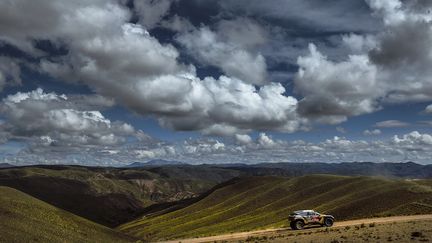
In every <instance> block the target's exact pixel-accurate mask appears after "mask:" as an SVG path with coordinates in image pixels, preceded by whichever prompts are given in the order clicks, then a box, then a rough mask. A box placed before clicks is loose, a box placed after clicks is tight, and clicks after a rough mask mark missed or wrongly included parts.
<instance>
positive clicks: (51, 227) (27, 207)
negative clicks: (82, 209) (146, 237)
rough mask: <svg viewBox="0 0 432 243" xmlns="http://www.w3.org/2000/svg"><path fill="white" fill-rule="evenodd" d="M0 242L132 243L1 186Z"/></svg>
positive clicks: (118, 234)
mask: <svg viewBox="0 0 432 243" xmlns="http://www.w3.org/2000/svg"><path fill="white" fill-rule="evenodd" d="M0 195H1V197H0V216H1V217H0V218H1V220H0V242H33V241H35V242H36V241H39V242H134V239H132V238H130V237H129V236H125V235H123V234H121V233H119V232H116V231H114V230H112V229H109V228H107V227H105V226H102V225H98V224H96V223H93V222H90V221H88V220H86V219H84V218H81V217H78V216H76V215H73V214H71V213H69V212H66V211H63V210H61V209H58V208H56V207H53V206H51V205H49V204H47V203H45V202H42V201H40V200H38V199H36V198H33V197H31V196H29V195H27V194H25V193H22V192H20V191H17V190H15V189H12V188H8V187H2V186H0Z"/></svg>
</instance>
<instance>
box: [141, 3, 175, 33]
mask: <svg viewBox="0 0 432 243" xmlns="http://www.w3.org/2000/svg"><path fill="white" fill-rule="evenodd" d="M175 1H177V0H134V7H135V10H136V12H137V13H138V16H139V18H140V20H139V22H140V24H142V25H143V26H145V27H146V28H147V29H152V28H153V27H155V26H156V25H157V24H159V23H160V22H161V20H162V19H163V17H165V15H166V14H168V12H169V9H170V7H171V4H172V3H173V2H175Z"/></svg>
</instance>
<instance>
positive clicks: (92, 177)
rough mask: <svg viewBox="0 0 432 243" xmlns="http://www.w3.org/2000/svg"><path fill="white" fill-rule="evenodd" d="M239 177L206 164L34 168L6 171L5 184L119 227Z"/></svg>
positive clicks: (1, 177)
mask: <svg viewBox="0 0 432 243" xmlns="http://www.w3.org/2000/svg"><path fill="white" fill-rule="evenodd" d="M238 175H239V172H237V171H234V170H229V169H219V168H212V167H200V166H183V167H170V166H165V167H156V168H146V169H142V168H130V169H126V168H94V167H80V166H30V167H15V168H9V169H0V186H1V185H3V186H8V187H12V188H15V189H18V190H20V191H23V192H25V193H27V194H29V195H31V196H33V197H36V198H38V199H40V200H43V201H45V202H48V203H49V204H52V205H54V206H56V207H59V208H61V209H64V210H67V211H69V212H71V213H74V214H76V215H79V216H81V217H84V218H87V219H90V220H92V221H94V222H97V223H100V224H103V225H106V226H110V227H113V226H117V225H119V224H121V223H124V222H127V221H130V220H132V219H134V218H136V217H137V216H139V215H140V214H141V213H142V212H143V210H144V208H145V207H147V206H150V205H152V204H154V203H163V202H171V201H177V200H181V199H187V198H193V197H196V196H198V195H200V194H201V193H203V192H205V191H208V190H209V189H210V188H211V187H213V186H215V185H216V184H219V183H221V182H223V181H226V180H229V179H231V178H233V177H236V176H238Z"/></svg>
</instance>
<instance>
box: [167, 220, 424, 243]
mask: <svg viewBox="0 0 432 243" xmlns="http://www.w3.org/2000/svg"><path fill="white" fill-rule="evenodd" d="M426 219H430V220H432V214H426V215H411V216H394V217H384V218H367V219H358V220H349V221H341V222H336V223H335V225H334V226H333V227H346V226H353V225H360V224H370V223H377V224H384V223H391V222H401V221H413V220H426ZM305 230H307V229H305ZM286 231H291V229H290V228H279V229H266V230H257V231H250V232H240V233H233V234H225V235H217V236H210V237H203V238H193V239H179V240H174V241H164V242H161V243H178V242H182V243H202V242H214V241H223V240H236V239H244V238H246V237H250V236H255V237H256V236H262V235H265V234H267V233H273V232H286Z"/></svg>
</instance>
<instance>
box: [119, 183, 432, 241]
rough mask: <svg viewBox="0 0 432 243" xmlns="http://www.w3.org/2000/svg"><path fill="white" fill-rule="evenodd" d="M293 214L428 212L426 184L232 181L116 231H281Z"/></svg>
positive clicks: (430, 187)
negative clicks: (305, 211) (187, 203)
mask: <svg viewBox="0 0 432 243" xmlns="http://www.w3.org/2000/svg"><path fill="white" fill-rule="evenodd" d="M299 209H315V210H317V211H319V212H323V213H329V214H332V215H334V216H335V217H336V219H337V220H345V219H355V218H365V217H374V216H386V215H404V214H422V213H432V184H431V181H430V180H429V181H428V180H402V179H397V180H396V179H393V180H390V179H384V178H374V177H346V176H331V175H310V176H303V177H296V178H291V179H290V178H279V177H249V178H243V179H235V180H234V181H231V183H227V185H226V186H224V187H221V188H218V189H216V190H215V191H214V192H212V193H210V194H209V195H208V196H206V197H205V198H203V199H202V200H200V201H198V202H196V203H194V204H192V205H190V206H188V207H185V208H183V209H180V210H177V211H174V212H169V213H165V214H152V215H147V216H143V217H142V218H140V219H137V220H135V221H132V222H130V223H127V224H124V225H122V226H120V227H119V229H120V230H121V231H123V232H125V233H128V234H130V235H134V236H138V237H141V238H144V239H151V240H155V239H174V238H184V237H186V238H187V237H195V236H208V235H217V234H222V233H229V232H238V231H248V230H255V229H261V228H269V227H283V226H287V222H286V219H287V216H288V214H289V213H290V212H291V211H294V210H299Z"/></svg>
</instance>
